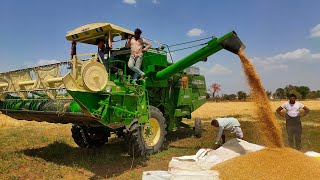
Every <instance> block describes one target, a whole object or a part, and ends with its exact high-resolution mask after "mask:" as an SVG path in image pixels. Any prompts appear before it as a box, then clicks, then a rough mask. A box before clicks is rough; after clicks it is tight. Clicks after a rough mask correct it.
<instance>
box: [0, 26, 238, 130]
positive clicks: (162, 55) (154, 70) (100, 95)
mask: <svg viewBox="0 0 320 180" xmlns="http://www.w3.org/2000/svg"><path fill="white" fill-rule="evenodd" d="M240 47H242V43H241V41H240V40H239V39H238V37H237V36H236V34H235V33H234V32H230V33H228V34H226V35H224V36H223V37H221V38H219V39H218V38H213V39H212V40H210V41H209V42H208V43H207V45H206V46H205V47H203V48H201V49H199V50H197V51H195V52H194V53H192V54H190V55H189V56H187V57H185V58H183V59H181V60H180V61H178V62H176V63H174V64H172V63H169V62H168V61H167V55H166V52H165V51H161V50H157V49H149V50H148V52H145V53H144V59H143V63H142V66H141V70H142V71H143V72H145V73H146V75H145V77H146V78H145V80H143V81H138V85H133V84H132V83H131V79H132V76H133V74H134V72H133V71H132V70H131V69H129V68H128V67H127V64H128V60H129V57H130V50H129V49H126V48H123V49H120V50H113V51H112V53H113V54H112V55H113V60H112V61H114V62H113V63H114V65H115V67H117V68H118V69H117V70H116V71H113V70H112V69H111V68H110V69H108V72H109V79H108V81H110V82H111V83H109V84H108V85H107V86H106V87H105V88H104V89H103V90H102V91H100V92H89V91H85V90H83V91H80V90H70V89H67V91H68V93H69V94H70V95H71V96H72V98H73V100H69V101H56V102H52V101H49V100H48V99H45V98H46V97H41V98H42V99H41V98H40V99H37V100H31V99H30V100H29V99H27V100H21V99H14V98H12V97H11V99H10V100H4V101H0V106H1V109H10V110H21V109H24V110H28V111H39V112H42V111H51V112H57V114H59V113H60V112H65V111H66V112H72V113H80V114H81V116H86V117H88V118H91V119H92V118H93V119H95V120H96V121H98V122H99V123H100V125H103V126H108V127H110V131H114V129H117V128H123V127H124V126H129V125H130V124H131V123H132V121H134V120H137V121H138V122H139V123H140V124H143V123H145V122H147V121H148V120H149V111H148V106H149V105H152V106H155V107H157V108H159V110H160V111H161V112H162V113H163V115H164V117H165V119H166V123H167V125H168V126H167V127H168V130H170V131H174V130H176V129H177V128H178V127H179V126H184V125H183V124H182V123H181V122H182V118H189V119H190V118H191V113H192V112H193V111H195V110H196V109H197V108H199V107H200V106H201V105H203V104H204V103H205V101H206V83H205V78H204V76H202V75H199V74H192V73H186V72H183V70H184V69H186V68H188V67H190V66H192V65H193V64H195V63H197V62H199V61H206V59H207V57H208V56H210V55H212V54H214V53H216V52H218V51H220V50H221V49H222V48H225V49H227V50H229V51H231V52H237V50H238V49H239V48H240ZM112 61H111V62H112ZM119 69H121V70H122V72H123V73H119ZM184 76H185V77H188V87H187V88H186V87H183V86H181V78H182V77H184ZM108 86H110V87H108ZM107 89H109V90H107ZM47 107H49V108H47ZM87 122H88V124H89V125H90V123H91V122H92V121H87Z"/></svg>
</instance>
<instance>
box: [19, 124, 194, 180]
mask: <svg viewBox="0 0 320 180" xmlns="http://www.w3.org/2000/svg"><path fill="white" fill-rule="evenodd" d="M192 136H193V130H191V129H184V128H182V129H179V130H178V131H175V132H169V133H168V135H167V137H166V138H167V143H168V144H170V143H172V142H175V141H178V140H181V139H185V138H189V137H192ZM169 147H170V146H169ZM173 147H174V146H173ZM181 148H183V147H181ZM21 152H22V153H23V154H25V155H27V156H30V157H37V158H42V159H44V160H45V161H48V162H53V163H55V164H58V165H63V166H69V167H77V168H83V169H86V170H88V171H90V172H92V173H94V174H95V175H94V176H93V177H92V178H91V179H101V178H106V177H117V176H119V175H121V174H123V173H124V172H125V171H129V170H130V169H133V168H135V167H137V166H142V167H144V166H146V160H147V159H148V158H147V157H139V158H135V159H133V157H131V156H129V154H128V152H127V149H126V142H125V141H124V140H123V139H113V140H112V141H111V142H109V143H107V144H105V145H104V146H102V147H99V148H93V149H81V148H79V147H73V146H71V145H69V144H67V143H65V142H54V143H52V144H49V145H48V146H45V147H40V148H34V149H26V150H23V151H21Z"/></svg>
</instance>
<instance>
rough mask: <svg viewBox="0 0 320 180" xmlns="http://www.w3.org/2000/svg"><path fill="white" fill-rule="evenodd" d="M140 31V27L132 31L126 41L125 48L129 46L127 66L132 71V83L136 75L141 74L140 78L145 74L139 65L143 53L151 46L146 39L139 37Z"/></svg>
mask: <svg viewBox="0 0 320 180" xmlns="http://www.w3.org/2000/svg"><path fill="white" fill-rule="evenodd" d="M141 33H142V31H141V30H140V29H136V30H135V31H134V36H133V37H132V36H129V38H128V41H127V43H126V48H131V55H130V59H129V61H128V67H129V68H130V69H131V70H132V71H134V75H133V82H134V83H135V82H136V81H137V78H138V76H141V78H143V76H144V75H145V73H144V72H142V71H141V70H140V67H141V64H142V60H143V53H144V52H146V51H147V50H148V49H149V48H150V47H151V44H150V43H149V42H148V41H146V40H145V39H143V38H141V37H140V35H141ZM144 45H146V47H144Z"/></svg>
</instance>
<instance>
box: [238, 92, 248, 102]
mask: <svg viewBox="0 0 320 180" xmlns="http://www.w3.org/2000/svg"><path fill="white" fill-rule="evenodd" d="M237 95H238V100H241V101H242V100H246V99H247V93H245V92H243V91H239V92H238V93H237Z"/></svg>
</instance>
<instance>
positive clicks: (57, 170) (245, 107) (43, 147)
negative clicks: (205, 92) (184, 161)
mask: <svg viewBox="0 0 320 180" xmlns="http://www.w3.org/2000/svg"><path fill="white" fill-rule="evenodd" d="M283 102H284V101H272V102H271V106H272V110H273V111H275V110H276V108H277V107H278V106H280V104H282V103H283ZM302 103H303V104H305V105H306V106H307V107H309V108H310V109H311V111H310V113H309V114H308V115H307V116H306V117H304V118H303V119H302V121H303V135H302V143H303V150H304V151H308V150H312V151H317V152H320V141H318V139H319V138H320V131H319V128H320V101H302ZM253 112H254V111H253V104H252V103H250V102H208V103H206V104H204V105H203V106H202V107H201V108H199V109H198V110H196V111H195V112H193V114H192V117H193V118H201V119H203V127H204V129H205V132H204V134H203V136H202V137H201V138H200V139H197V140H195V139H196V138H195V137H194V136H193V135H192V131H191V130H188V129H180V130H178V131H177V132H170V133H169V134H168V137H167V148H166V149H165V150H164V151H162V152H160V153H158V154H155V155H152V156H149V157H147V158H138V159H132V157H130V156H129V155H128V154H127V152H126V149H125V142H124V141H123V140H121V139H120V140H119V139H115V138H114V139H110V142H109V143H107V144H105V145H104V146H103V147H102V148H100V149H90V150H83V149H80V148H79V147H77V146H76V144H75V143H74V142H73V139H72V137H71V132H70V129H71V125H70V124H67V125H62V124H50V123H45V122H44V123H38V122H28V121H17V120H14V119H11V118H9V117H7V116H5V115H0V164H1V166H0V179H106V178H108V179H109V178H110V179H141V175H142V172H143V171H147V170H167V167H168V163H169V161H170V159H171V157H172V156H182V155H190V154H194V153H195V152H197V150H198V149H199V148H202V147H211V146H212V145H213V140H214V136H215V135H216V134H215V133H216V131H215V129H213V127H211V126H210V124H209V122H210V120H211V119H212V118H216V117H227V116H233V117H236V118H238V119H239V120H240V122H241V124H242V128H243V131H244V135H245V139H246V140H247V141H249V142H252V143H257V144H261V139H259V136H258V135H257V133H256V132H255V117H256V116H255V114H254V113H253ZM276 117H277V119H278V121H279V122H280V125H281V127H282V132H283V133H282V134H283V137H284V141H285V144H286V145H287V140H286V133H285V129H284V120H283V119H281V118H280V117H279V116H276ZM227 138H231V137H227Z"/></svg>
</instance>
